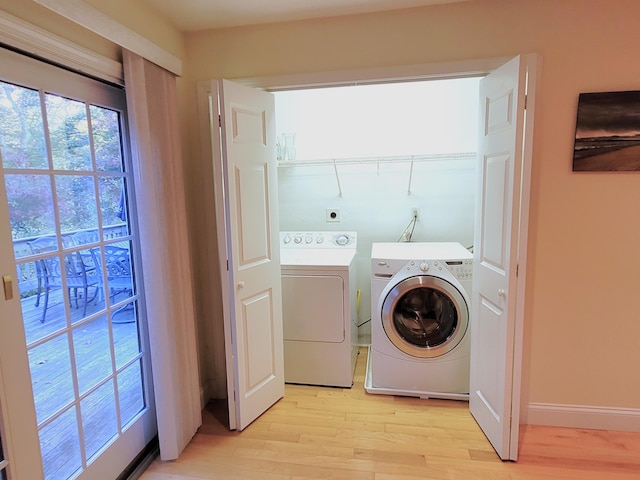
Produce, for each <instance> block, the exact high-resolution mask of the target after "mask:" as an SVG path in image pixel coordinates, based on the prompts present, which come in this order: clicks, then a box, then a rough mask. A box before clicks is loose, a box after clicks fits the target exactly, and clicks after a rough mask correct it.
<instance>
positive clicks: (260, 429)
mask: <svg viewBox="0 0 640 480" xmlns="http://www.w3.org/2000/svg"><path fill="white" fill-rule="evenodd" d="M365 365H366V349H361V351H360V355H359V359H358V364H357V367H356V375H355V383H354V386H353V387H352V388H351V389H342V388H324V387H310V386H299V385H287V386H286V393H285V397H284V398H283V399H282V400H280V401H279V402H278V403H277V404H276V405H274V406H273V407H272V408H271V409H269V411H267V412H266V413H264V414H263V415H262V416H261V417H260V418H259V419H257V420H256V421H255V422H254V423H253V424H252V425H251V426H249V427H248V428H247V429H245V430H244V431H243V432H241V433H238V432H231V431H229V430H228V428H227V426H226V425H228V423H227V419H226V411H225V408H226V405H225V404H224V403H217V404H216V403H212V404H209V405H208V406H207V408H206V409H205V411H204V412H203V417H204V418H203V425H202V427H201V428H200V430H199V431H198V433H197V434H196V435H195V437H194V438H193V440H192V441H191V443H190V444H189V445H188V446H187V448H186V449H185V451H184V452H183V453H182V455H181V456H180V458H179V459H178V460H176V461H173V462H161V461H159V460H155V461H154V462H153V463H152V464H151V465H150V467H149V468H148V469H147V471H146V472H145V473H144V474H143V475H142V477H141V480H195V479H224V480H245V479H260V480H304V479H331V480H338V479H345V480H347V479H348V480H360V479H362V480H417V479H433V480H482V479H491V480H538V479H540V480H551V479H553V480H578V479H580V480H622V479H636V480H638V479H640V434H638V433H624V432H609V431H595V430H576V429H567V428H549V427H537V426H528V427H526V428H525V429H524V431H521V437H522V438H521V440H522V441H521V448H520V459H519V460H518V462H517V463H512V462H502V461H500V460H499V459H498V457H497V456H496V454H495V452H494V451H493V450H492V448H491V446H490V444H489V442H488V441H487V440H486V438H485V437H484V435H483V434H482V432H481V430H480V428H479V427H478V426H477V424H476V423H475V421H474V420H473V418H472V417H471V415H470V414H469V410H468V404H467V403H465V402H458V401H446V400H421V399H416V398H408V397H393V396H384V395H369V394H367V393H366V392H365V390H364V376H365Z"/></svg>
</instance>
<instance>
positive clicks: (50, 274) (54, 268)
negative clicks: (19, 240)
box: [28, 237, 100, 323]
mask: <svg viewBox="0 0 640 480" xmlns="http://www.w3.org/2000/svg"><path fill="white" fill-rule="evenodd" d="M28 245H29V248H30V249H31V251H32V252H33V253H34V254H41V253H48V252H54V251H56V250H57V249H58V243H57V240H56V239H55V237H40V238H37V239H36V240H32V241H30V242H28ZM62 258H63V263H64V265H60V256H59V255H54V256H51V257H46V258H42V259H39V260H36V269H37V271H38V276H39V279H40V280H41V288H42V291H43V292H44V308H43V310H42V319H41V320H40V322H42V323H44V321H45V319H46V315H47V307H48V306H49V293H50V291H51V290H54V289H61V288H63V287H66V288H67V291H68V294H69V301H71V293H72V291H73V294H74V295H73V297H74V298H75V301H76V308H78V306H79V305H78V290H81V291H82V292H83V293H84V296H83V298H84V307H83V311H82V315H83V316H84V315H86V313H87V303H88V302H89V301H91V300H93V299H94V298H95V297H96V295H97V293H98V290H99V288H100V279H99V276H98V274H97V273H98V271H97V270H96V269H93V270H92V271H91V272H88V271H87V270H88V269H87V266H86V265H85V264H84V262H83V258H82V255H81V254H80V252H70V253H66V254H64V255H63V256H62ZM63 269H64V272H65V274H66V285H63V279H62V272H63ZM89 288H95V289H96V291H95V293H94V296H93V297H92V298H91V300H89V298H88V294H89ZM39 297H40V291H39V292H38V300H36V305H38V304H39Z"/></svg>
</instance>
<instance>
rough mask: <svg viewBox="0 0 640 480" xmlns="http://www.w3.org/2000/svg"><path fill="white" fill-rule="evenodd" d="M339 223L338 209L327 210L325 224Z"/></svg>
mask: <svg viewBox="0 0 640 480" xmlns="http://www.w3.org/2000/svg"><path fill="white" fill-rule="evenodd" d="M339 221H340V209H339V208H327V223H330V222H334V223H337V222H339Z"/></svg>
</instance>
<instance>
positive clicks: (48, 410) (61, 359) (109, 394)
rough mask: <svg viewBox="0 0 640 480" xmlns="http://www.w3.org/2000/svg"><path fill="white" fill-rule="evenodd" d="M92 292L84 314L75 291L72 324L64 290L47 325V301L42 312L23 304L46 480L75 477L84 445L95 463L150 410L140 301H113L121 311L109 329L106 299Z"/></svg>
mask: <svg viewBox="0 0 640 480" xmlns="http://www.w3.org/2000/svg"><path fill="white" fill-rule="evenodd" d="M94 293H96V292H94V291H90V292H89V301H88V302H87V305H86V314H85V315H83V311H84V304H85V298H83V297H79V298H78V299H77V305H76V301H75V295H74V292H72V295H71V297H72V302H71V306H70V308H69V309H68V312H69V315H70V322H69V323H67V318H66V308H65V305H64V302H63V295H62V291H61V290H54V291H52V292H51V294H50V298H49V304H48V306H47V311H46V315H45V321H44V322H42V321H41V320H42V315H43V310H44V298H43V297H41V298H40V302H39V305H38V306H36V295H35V294H33V295H31V296H28V297H26V298H23V299H22V313H23V322H24V328H25V335H26V339H27V344H28V345H29V352H28V353H29V366H30V370H31V380H32V387H33V394H34V400H35V405H36V415H37V421H38V426H39V431H40V444H41V449H42V457H43V464H44V469H45V477H46V478H55V479H65V478H68V477H69V476H71V475H72V474H73V473H74V472H75V471H77V470H78V469H79V468H81V467H82V457H81V455H82V454H81V448H80V444H81V443H82V444H83V445H84V448H85V459H87V458H91V456H92V455H94V454H95V453H96V452H97V451H99V450H100V449H101V448H102V447H103V446H104V445H105V444H106V443H107V442H109V441H110V440H111V439H112V438H113V437H114V436H115V435H117V434H118V432H119V431H122V429H123V428H126V424H127V423H128V422H129V421H130V420H131V419H132V418H133V417H135V416H136V414H137V413H138V412H140V410H142V409H143V408H144V405H145V403H146V401H145V397H144V394H143V386H142V385H143V383H142V377H141V374H140V372H141V369H140V360H139V357H140V352H141V343H140V339H139V334H138V323H137V321H136V311H135V301H134V302H130V303H125V304H121V302H125V301H126V300H127V299H131V294H130V292H121V293H119V294H118V295H116V296H115V297H113V298H112V299H111V304H116V305H118V307H119V308H114V309H113V310H114V313H113V314H112V315H111V318H112V321H111V322H109V317H108V315H107V312H106V310H105V300H104V298H103V296H104V295H102V292H101V291H99V292H97V295H96V296H95V298H92V297H93V296H94ZM69 324H70V325H71V327H70V328H69ZM111 345H113V348H112V347H111ZM112 360H113V361H112ZM114 365H115V368H116V371H117V372H118V373H117V375H114V371H113V367H114ZM74 369H75V377H76V379H77V381H76V382H75V383H74V380H73V378H74V375H73V370H74ZM114 380H115V381H114ZM116 392H117V393H116ZM116 397H117V398H116ZM118 408H119V414H118ZM78 418H80V419H81V420H80V424H79V423H78V420H77V419H78ZM80 432H82V434H81V433H80Z"/></svg>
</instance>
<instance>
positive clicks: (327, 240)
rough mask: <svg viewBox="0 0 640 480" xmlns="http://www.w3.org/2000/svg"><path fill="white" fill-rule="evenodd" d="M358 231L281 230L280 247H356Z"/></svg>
mask: <svg viewBox="0 0 640 480" xmlns="http://www.w3.org/2000/svg"><path fill="white" fill-rule="evenodd" d="M356 239H357V235H356V232H280V248H356Z"/></svg>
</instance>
